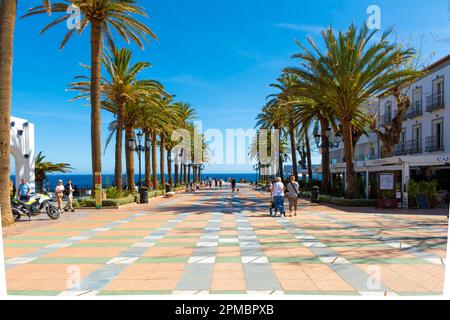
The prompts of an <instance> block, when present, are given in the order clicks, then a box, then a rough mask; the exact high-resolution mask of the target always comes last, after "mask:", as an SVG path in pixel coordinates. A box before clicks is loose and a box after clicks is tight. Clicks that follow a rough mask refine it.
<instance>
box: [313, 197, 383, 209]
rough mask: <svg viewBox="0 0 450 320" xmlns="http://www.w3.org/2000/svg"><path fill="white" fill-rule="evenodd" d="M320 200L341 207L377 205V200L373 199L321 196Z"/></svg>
mask: <svg viewBox="0 0 450 320" xmlns="http://www.w3.org/2000/svg"><path fill="white" fill-rule="evenodd" d="M320 202H323V203H329V204H334V205H337V206H341V207H375V202H376V201H375V200H372V199H369V200H367V199H344V198H334V197H331V196H324V195H322V196H320Z"/></svg>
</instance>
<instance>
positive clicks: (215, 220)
mask: <svg viewBox="0 0 450 320" xmlns="http://www.w3.org/2000/svg"><path fill="white" fill-rule="evenodd" d="M209 222H212V223H220V222H222V220H220V219H213V220H209Z"/></svg>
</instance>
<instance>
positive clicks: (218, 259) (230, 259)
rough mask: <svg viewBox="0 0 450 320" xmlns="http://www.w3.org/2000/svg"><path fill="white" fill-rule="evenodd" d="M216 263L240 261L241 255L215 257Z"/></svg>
mask: <svg viewBox="0 0 450 320" xmlns="http://www.w3.org/2000/svg"><path fill="white" fill-rule="evenodd" d="M216 263H241V257H216Z"/></svg>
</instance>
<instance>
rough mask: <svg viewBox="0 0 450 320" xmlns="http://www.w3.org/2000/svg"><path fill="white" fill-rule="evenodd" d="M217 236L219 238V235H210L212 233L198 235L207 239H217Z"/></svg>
mask: <svg viewBox="0 0 450 320" xmlns="http://www.w3.org/2000/svg"><path fill="white" fill-rule="evenodd" d="M219 238H220V237H219V236H212V235H204V236H201V237H200V239H209V240H217V239H219Z"/></svg>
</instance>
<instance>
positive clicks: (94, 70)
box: [23, 0, 156, 185]
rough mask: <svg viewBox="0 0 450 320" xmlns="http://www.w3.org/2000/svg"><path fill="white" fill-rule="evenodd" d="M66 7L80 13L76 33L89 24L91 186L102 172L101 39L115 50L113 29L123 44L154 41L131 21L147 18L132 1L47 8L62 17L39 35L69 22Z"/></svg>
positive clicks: (82, 1) (83, 1)
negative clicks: (96, 175) (148, 38)
mask: <svg viewBox="0 0 450 320" xmlns="http://www.w3.org/2000/svg"><path fill="white" fill-rule="evenodd" d="M70 6H75V7H77V8H78V9H79V10H80V12H81V14H82V19H81V21H80V26H79V29H78V34H81V33H82V32H83V31H84V30H85V29H86V28H87V26H88V25H89V24H90V25H91V30H90V39H91V90H90V92H91V149H92V150H91V157H92V175H93V185H94V184H95V182H94V176H95V174H96V173H101V172H102V163H101V121H100V107H101V103H100V96H101V65H102V54H103V38H104V39H106V41H107V42H108V43H109V45H110V46H111V47H115V46H114V38H113V32H112V31H113V30H115V31H116V32H117V33H118V34H119V35H120V36H121V37H122V38H124V40H125V41H126V42H127V43H130V42H131V41H132V42H135V43H136V44H137V45H138V46H139V47H141V48H143V42H142V40H143V39H144V40H147V36H148V35H150V36H151V37H153V38H154V39H156V36H155V34H154V33H153V32H152V31H151V30H150V28H149V27H148V26H146V25H145V24H144V23H143V22H141V21H140V20H138V19H136V18H135V16H138V17H147V15H146V13H145V11H144V9H143V8H142V7H140V6H138V5H137V2H136V1H135V0H66V3H61V2H58V3H54V4H52V6H51V7H50V11H51V12H52V13H62V14H63V16H62V17H60V18H57V19H56V20H54V21H53V22H51V23H50V24H48V25H47V26H46V27H44V28H43V29H42V31H41V34H43V33H44V32H46V31H47V30H48V29H50V28H52V27H54V26H56V25H58V24H60V23H62V22H65V21H66V20H67V19H69V18H70V15H67V14H66V12H67V10H68V8H69V7H70ZM48 11H49V8H48V7H46V6H45V5H42V6H38V7H34V8H31V9H29V11H28V13H27V14H25V15H24V16H23V17H29V16H34V15H39V14H43V13H47V12H48ZM75 33H76V29H75V28H74V29H71V30H69V31H68V32H67V34H66V36H65V37H64V39H63V40H62V42H61V45H60V49H63V48H64V46H65V45H66V43H67V41H69V39H70V38H71V37H72V36H73V35H74V34H75Z"/></svg>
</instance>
